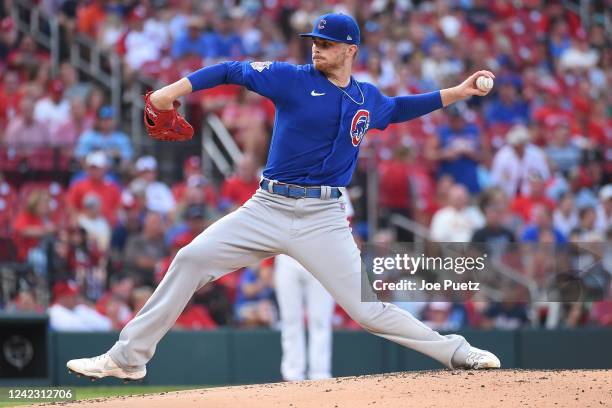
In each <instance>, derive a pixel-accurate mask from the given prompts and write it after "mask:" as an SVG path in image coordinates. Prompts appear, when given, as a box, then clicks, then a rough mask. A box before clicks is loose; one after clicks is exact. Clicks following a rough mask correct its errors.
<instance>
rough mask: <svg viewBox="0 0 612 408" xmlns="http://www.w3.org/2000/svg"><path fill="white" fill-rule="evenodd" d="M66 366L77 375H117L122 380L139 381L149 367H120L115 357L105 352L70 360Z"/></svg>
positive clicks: (93, 376) (93, 377)
mask: <svg viewBox="0 0 612 408" xmlns="http://www.w3.org/2000/svg"><path fill="white" fill-rule="evenodd" d="M66 367H68V369H69V370H70V371H71V372H73V373H74V374H76V375H77V376H79V375H83V376H85V377H89V378H91V379H92V380H93V379H95V378H103V377H116V378H120V379H122V380H129V381H137V380H142V379H143V378H144V377H145V375H147V367H145V366H143V367H137V368H133V369H126V368H122V367H119V366H118V365H117V364H116V363H115V362H114V361H113V359H112V358H111V357H110V355H108V353H104V354H102V355H99V356H96V357H92V358H79V359H76V360H70V361H68V362H67V363H66Z"/></svg>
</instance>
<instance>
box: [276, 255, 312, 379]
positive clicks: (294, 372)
mask: <svg viewBox="0 0 612 408" xmlns="http://www.w3.org/2000/svg"><path fill="white" fill-rule="evenodd" d="M283 257H284V256H283V255H279V256H277V257H276V261H275V265H274V285H275V287H276V300H277V301H278V307H279V311H280V324H281V347H282V359H281V374H282V376H283V379H285V380H288V381H299V380H303V379H304V377H305V373H306V338H305V337H306V334H305V333H304V306H303V305H304V296H303V295H304V293H303V292H304V291H303V287H302V283H301V282H300V279H299V276H298V274H297V273H296V271H295V269H294V268H293V265H292V262H294V261H293V260H291V261H292V262H284V261H283Z"/></svg>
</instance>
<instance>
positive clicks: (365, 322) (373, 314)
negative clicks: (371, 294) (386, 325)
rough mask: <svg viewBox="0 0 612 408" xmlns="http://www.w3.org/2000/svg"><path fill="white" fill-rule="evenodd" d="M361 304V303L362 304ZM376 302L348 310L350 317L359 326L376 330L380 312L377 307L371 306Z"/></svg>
mask: <svg viewBox="0 0 612 408" xmlns="http://www.w3.org/2000/svg"><path fill="white" fill-rule="evenodd" d="M362 305H363V304H362ZM374 305H376V304H372V305H367V306H366V307H361V308H359V310H354V311H348V310H347V312H348V314H349V315H350V316H351V318H352V319H353V320H354V321H355V322H357V323H358V324H359V325H360V326H361V327H363V328H364V329H366V330H368V331H376V329H377V327H378V325H379V316H380V314H381V312H382V310H380V308H379V307H373V306H374Z"/></svg>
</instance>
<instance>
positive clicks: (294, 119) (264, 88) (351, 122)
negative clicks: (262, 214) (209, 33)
mask: <svg viewBox="0 0 612 408" xmlns="http://www.w3.org/2000/svg"><path fill="white" fill-rule="evenodd" d="M187 78H188V79H189V80H190V81H191V83H192V85H193V89H194V90H198V89H204V88H209V87H212V86H215V85H218V84H221V83H228V84H237V85H242V86H245V87H246V88H247V89H249V90H251V91H254V92H256V93H258V94H260V95H262V96H265V97H267V98H269V99H270V100H272V102H273V103H274V105H275V108H276V116H275V120H274V130H273V132H272V141H271V144H270V152H269V154H268V161H267V163H266V167H265V169H264V173H263V174H264V177H266V178H268V179H271V180H277V181H279V182H283V183H291V184H298V185H303V186H321V185H326V186H337V187H344V186H346V185H348V184H349V182H350V180H351V176H352V174H353V170H354V169H355V165H356V163H357V157H358V154H359V146H360V144H361V143H362V141H363V139H364V137H365V135H366V133H367V131H368V130H369V129H372V128H375V129H385V128H386V127H387V126H388V125H389V123H391V122H392V121H402V120H408V119H411V118H413V117H417V116H420V115H422V114H425V113H428V112H431V111H432V110H434V109H437V108H439V107H441V106H442V103H441V97H440V93H439V92H435V93H431V94H423V95H415V96H409V97H394V98H391V97H388V96H385V95H383V94H382V93H381V92H380V91H379V90H378V89H377V88H376V87H375V86H374V85H372V84H369V83H364V82H358V81H356V80H354V79H353V78H351V81H350V84H349V86H347V87H346V88H342V89H340V88H338V87H337V86H336V85H334V84H333V83H332V82H330V81H329V80H328V79H327V78H326V77H325V75H323V73H321V72H320V71H318V70H317V69H315V68H314V66H313V65H311V64H308V65H293V64H289V63H286V62H270V61H266V62H236V61H232V62H225V63H223V64H218V65H216V66H211V67H207V68H203V69H202V70H200V71H197V72H195V73H193V74H190V75H189V76H188V77H187ZM421 96H423V97H424V98H419V97H421Z"/></svg>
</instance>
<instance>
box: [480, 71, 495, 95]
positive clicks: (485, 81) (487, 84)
mask: <svg viewBox="0 0 612 408" xmlns="http://www.w3.org/2000/svg"><path fill="white" fill-rule="evenodd" d="M476 87H477V88H478V89H480V90H481V91H484V92H489V91H490V90H491V88H493V78H489V77H487V76H484V75H481V76H479V77H478V78H476Z"/></svg>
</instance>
